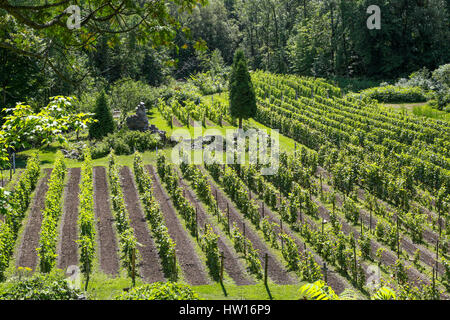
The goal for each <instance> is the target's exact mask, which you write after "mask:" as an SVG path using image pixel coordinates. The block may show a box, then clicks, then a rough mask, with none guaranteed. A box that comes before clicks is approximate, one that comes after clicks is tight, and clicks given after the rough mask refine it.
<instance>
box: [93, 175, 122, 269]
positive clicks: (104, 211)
mask: <svg viewBox="0 0 450 320" xmlns="http://www.w3.org/2000/svg"><path fill="white" fill-rule="evenodd" d="M93 179H94V211H95V218H96V220H97V225H96V228H97V230H96V231H97V235H98V241H99V246H98V247H99V252H98V256H99V261H100V269H101V270H102V271H103V272H104V273H106V274H111V275H117V274H118V273H119V258H118V249H117V240H116V234H115V232H114V227H113V223H114V218H113V216H112V213H111V207H110V204H109V192H108V184H107V178H106V169H105V167H95V168H94V171H93Z"/></svg>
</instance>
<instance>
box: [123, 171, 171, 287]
mask: <svg viewBox="0 0 450 320" xmlns="http://www.w3.org/2000/svg"><path fill="white" fill-rule="evenodd" d="M120 177H121V179H120V180H121V184H122V190H123V196H124V200H125V204H126V206H127V210H128V214H129V216H130V225H131V227H132V228H133V229H134V234H135V236H136V239H137V241H138V242H139V243H140V244H141V245H142V246H138V250H139V253H140V255H141V257H142V260H141V263H140V264H139V267H140V271H141V275H142V277H143V278H144V279H145V280H146V281H148V282H150V283H153V282H159V281H161V282H164V281H165V278H164V272H163V268H162V265H161V263H160V261H159V255H158V250H157V248H156V245H155V242H154V241H153V239H152V237H151V236H150V230H149V229H148V226H147V221H146V220H145V217H144V214H143V213H142V208H141V203H140V200H139V195H138V191H137V189H136V186H135V184H134V179H133V175H132V173H131V170H130V168H129V167H122V168H121V170H120Z"/></svg>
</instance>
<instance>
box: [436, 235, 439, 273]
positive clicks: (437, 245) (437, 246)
mask: <svg viewBox="0 0 450 320" xmlns="http://www.w3.org/2000/svg"><path fill="white" fill-rule="evenodd" d="M438 261H439V239H437V240H436V275H437V272H438Z"/></svg>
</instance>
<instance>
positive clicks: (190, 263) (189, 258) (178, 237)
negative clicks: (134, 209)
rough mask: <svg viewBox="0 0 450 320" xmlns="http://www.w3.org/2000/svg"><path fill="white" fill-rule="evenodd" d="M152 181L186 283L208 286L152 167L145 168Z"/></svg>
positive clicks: (203, 271)
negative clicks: (174, 244)
mask: <svg viewBox="0 0 450 320" xmlns="http://www.w3.org/2000/svg"><path fill="white" fill-rule="evenodd" d="M147 170H149V172H150V175H151V176H152V180H153V189H154V190H153V192H154V194H155V198H156V200H158V202H159V204H160V206H161V210H162V212H163V215H164V219H165V222H166V226H167V228H168V229H169V234H170V237H171V238H172V239H173V240H174V241H175V243H176V254H177V259H178V263H179V264H180V266H181V269H182V270H183V274H184V276H185V278H186V281H187V282H188V283H189V284H190V285H204V284H208V283H209V281H208V276H207V273H206V271H205V266H204V265H203V263H202V261H201V260H200V258H199V257H198V256H197V254H196V252H195V249H194V246H193V244H192V242H191V240H190V239H189V236H188V234H187V231H186V230H185V229H184V228H183V226H182V224H181V223H180V221H179V220H178V217H177V214H176V211H175V208H174V206H173V204H172V201H171V200H170V197H169V196H168V194H167V193H166V191H165V190H164V189H163V188H162V184H161V181H160V179H159V177H158V176H157V174H156V170H155V168H154V167H153V166H147Z"/></svg>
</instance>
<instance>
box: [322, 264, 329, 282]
mask: <svg viewBox="0 0 450 320" xmlns="http://www.w3.org/2000/svg"><path fill="white" fill-rule="evenodd" d="M323 280H324V281H325V283H326V284H328V268H327V263H326V262H324V263H323Z"/></svg>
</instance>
